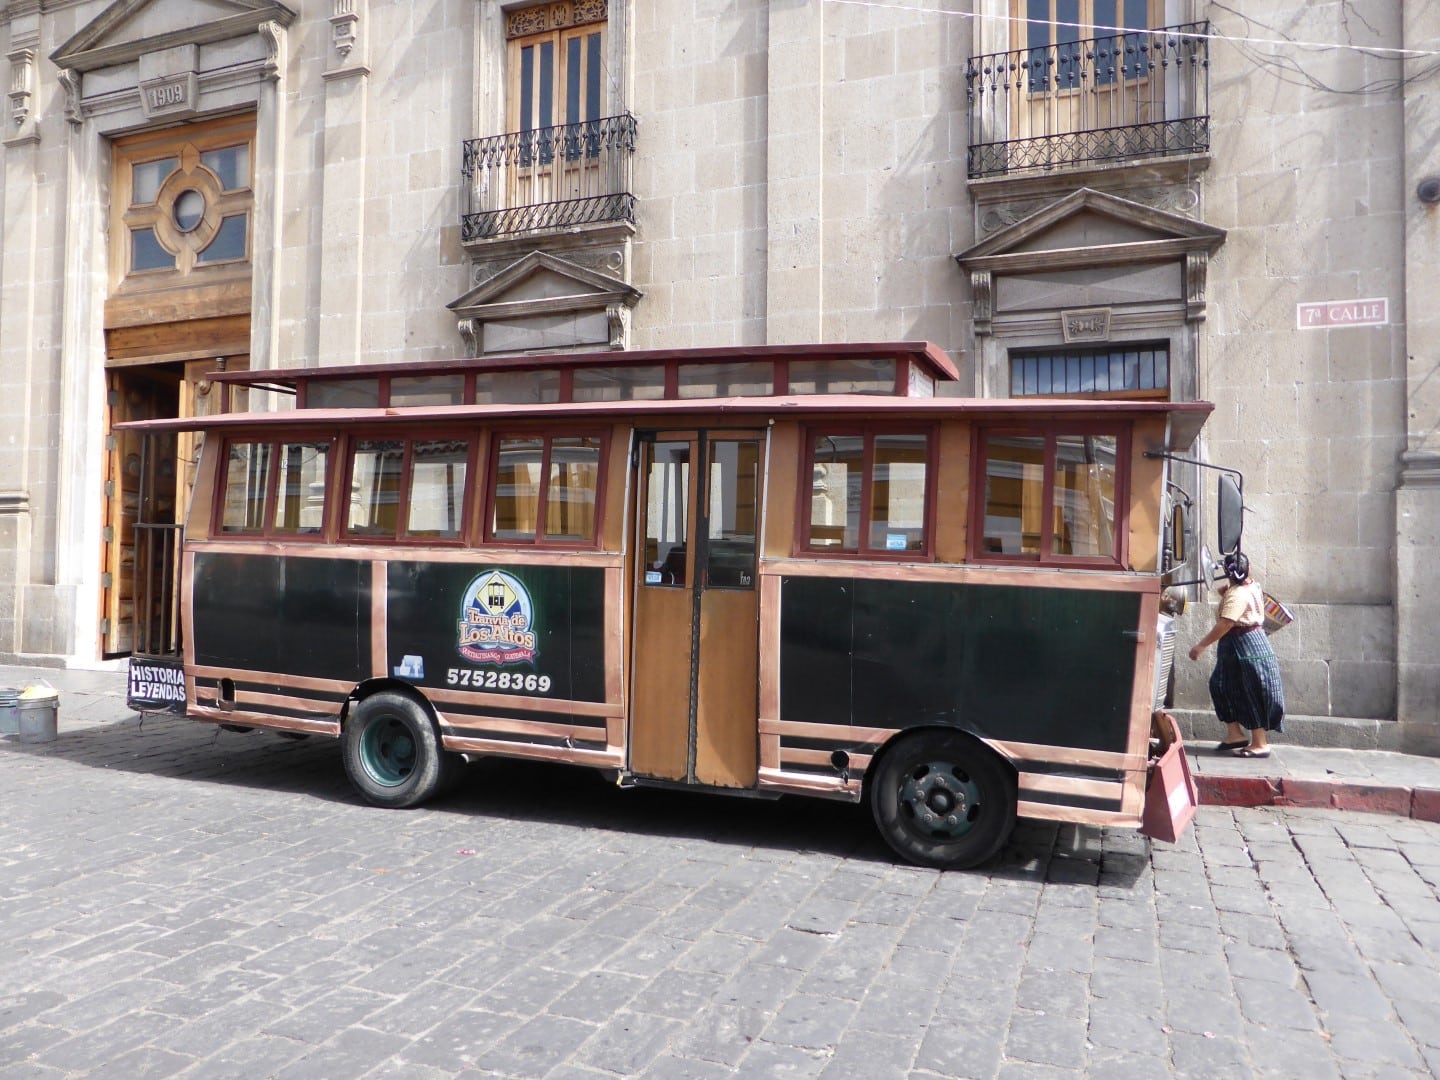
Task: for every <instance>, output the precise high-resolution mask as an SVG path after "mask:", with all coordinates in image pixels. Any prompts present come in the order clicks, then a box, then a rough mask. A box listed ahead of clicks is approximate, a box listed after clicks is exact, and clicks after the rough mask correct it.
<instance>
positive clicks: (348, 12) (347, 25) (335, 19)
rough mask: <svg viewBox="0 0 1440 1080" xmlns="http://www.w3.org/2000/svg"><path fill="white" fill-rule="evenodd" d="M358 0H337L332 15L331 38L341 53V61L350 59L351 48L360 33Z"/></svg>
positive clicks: (344, 61)
mask: <svg viewBox="0 0 1440 1080" xmlns="http://www.w3.org/2000/svg"><path fill="white" fill-rule="evenodd" d="M355 8H356V0H335V9H334V13H333V14H332V15H331V16H330V38H331V43H332V44H333V45H334V46H335V51H336V52H337V53H339V54H340V63H341V64H345V63H347V62H348V61H349V59H350V50H352V49H353V48H355V42H356V40H357V38H358V37H359V35H360V13H359V12H358V11H356V10H355Z"/></svg>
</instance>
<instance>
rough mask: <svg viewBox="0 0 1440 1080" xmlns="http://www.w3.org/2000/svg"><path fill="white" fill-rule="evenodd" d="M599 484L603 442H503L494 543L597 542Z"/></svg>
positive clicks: (495, 487) (527, 439)
mask: <svg viewBox="0 0 1440 1080" xmlns="http://www.w3.org/2000/svg"><path fill="white" fill-rule="evenodd" d="M599 483H600V440H599V438H598V437H595V436H566V437H559V436H550V437H540V436H523V437H514V436H512V437H505V438H501V439H500V440H499V444H498V449H497V451H496V461H495V482H494V484H493V485H491V490H492V491H493V492H494V494H493V496H492V503H491V512H490V528H489V537H490V539H492V540H515V541H521V542H525V543H532V544H533V543H537V542H547V543H548V542H556V541H559V542H571V543H589V542H590V541H591V540H593V539H594V536H595V493H596V490H597V489H598V487H599ZM542 508H543V513H542Z"/></svg>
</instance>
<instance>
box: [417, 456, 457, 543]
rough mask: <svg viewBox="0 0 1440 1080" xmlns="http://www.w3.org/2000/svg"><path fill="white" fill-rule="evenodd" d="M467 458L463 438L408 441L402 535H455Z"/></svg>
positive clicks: (443, 537) (437, 538)
mask: <svg viewBox="0 0 1440 1080" xmlns="http://www.w3.org/2000/svg"><path fill="white" fill-rule="evenodd" d="M469 461H470V444H469V442H468V441H466V440H464V439H437V440H427V441H417V442H415V443H413V444H412V445H411V448H410V489H409V490H410V498H409V500H408V502H409V506H408V509H407V510H406V519H405V535H406V536H415V537H427V538H431V539H436V540H453V539H456V538H457V537H459V535H460V523H461V520H462V513H463V510H464V503H465V470H466V467H467V466H468V464H469Z"/></svg>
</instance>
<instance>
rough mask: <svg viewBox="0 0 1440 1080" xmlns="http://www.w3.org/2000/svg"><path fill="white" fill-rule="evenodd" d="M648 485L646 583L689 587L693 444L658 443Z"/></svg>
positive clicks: (646, 492)
mask: <svg viewBox="0 0 1440 1080" xmlns="http://www.w3.org/2000/svg"><path fill="white" fill-rule="evenodd" d="M653 455H654V456H653V457H652V459H651V461H650V469H649V473H648V476H647V478H646V483H645V584H646V585H669V586H682V585H684V584H685V551H686V546H687V545H686V539H687V536H688V531H689V508H690V444H689V443H679V444H669V443H657V444H655V447H654V451H653Z"/></svg>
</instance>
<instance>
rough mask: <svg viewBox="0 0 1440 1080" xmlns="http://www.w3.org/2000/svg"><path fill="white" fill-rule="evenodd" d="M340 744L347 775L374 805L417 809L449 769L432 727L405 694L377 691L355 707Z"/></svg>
mask: <svg viewBox="0 0 1440 1080" xmlns="http://www.w3.org/2000/svg"><path fill="white" fill-rule="evenodd" d="M341 744H342V745H341V751H342V753H343V755H344V758H345V773H346V775H347V776H349V777H350V782H351V783H352V784H354V785H355V790H356V791H358V792H359V793H360V794H361V795H362V796H364V798H365V800H366V801H367V802H371V803H374V804H375V805H376V806H388V807H396V808H400V807H409V806H419V805H420V804H421V803H423V802H425V800H427V799H429V798H430V797H431V796H432V795H434V794H435V793H436V792H437V791H439V790H440V788H441V786H442V784H443V782H444V780H445V776H446V774H447V773H448V772H449V771H450V770H448V769H447V768H446V765H447V761H446V758H447V757H448V755H446V754H445V753H444V751H442V750H441V749H440V737H439V735H438V734H437V732H436V730H435V725H434V724H433V723H431V722H430V717H429V715H428V714H427V713H426V712H425V710H424V709H423V708H422V707H421V706H420V705H419V704H418V703H417V702H415V701H413V700H412V699H410V698H408V697H406V696H405V695H404V694H396V693H392V692H390V691H381V692H380V693H377V694H371V695H370V696H369V697H367V698H366V699H365V700H364V701H362V702H360V703H359V704H358V705H356V706H355V709H354V711H353V712H352V713H351V714H350V718H349V720H347V721H346V723H345V732H344V734H343V735H342V736H341Z"/></svg>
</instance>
